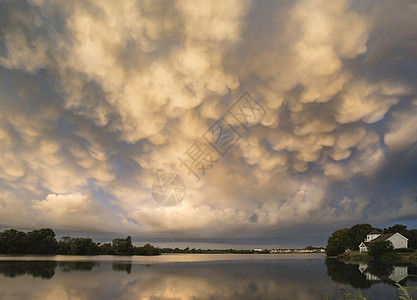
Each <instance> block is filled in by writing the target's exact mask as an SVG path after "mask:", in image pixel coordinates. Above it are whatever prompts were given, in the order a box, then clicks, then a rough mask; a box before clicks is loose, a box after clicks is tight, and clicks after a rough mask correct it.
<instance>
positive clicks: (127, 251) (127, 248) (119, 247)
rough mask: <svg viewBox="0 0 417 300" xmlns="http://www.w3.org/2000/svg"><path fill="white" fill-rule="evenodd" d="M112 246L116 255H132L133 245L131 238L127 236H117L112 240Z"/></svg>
mask: <svg viewBox="0 0 417 300" xmlns="http://www.w3.org/2000/svg"><path fill="white" fill-rule="evenodd" d="M112 248H113V251H114V253H115V254H116V255H132V254H133V245H132V238H131V237H130V236H128V237H127V238H125V239H121V238H117V239H114V240H113V241H112Z"/></svg>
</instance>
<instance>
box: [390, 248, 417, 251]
mask: <svg viewBox="0 0 417 300" xmlns="http://www.w3.org/2000/svg"><path fill="white" fill-rule="evenodd" d="M394 251H395V252H414V249H413V248H397V249H394Z"/></svg>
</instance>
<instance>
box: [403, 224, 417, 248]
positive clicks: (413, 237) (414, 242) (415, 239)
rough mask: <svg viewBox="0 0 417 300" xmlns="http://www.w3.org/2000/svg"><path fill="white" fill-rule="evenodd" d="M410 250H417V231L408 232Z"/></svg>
mask: <svg viewBox="0 0 417 300" xmlns="http://www.w3.org/2000/svg"><path fill="white" fill-rule="evenodd" d="M405 237H406V238H408V248H413V249H417V229H410V230H407V235H406V236H405Z"/></svg>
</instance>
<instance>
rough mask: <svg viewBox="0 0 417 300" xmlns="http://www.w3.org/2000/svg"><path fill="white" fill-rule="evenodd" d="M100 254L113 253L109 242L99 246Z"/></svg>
mask: <svg viewBox="0 0 417 300" xmlns="http://www.w3.org/2000/svg"><path fill="white" fill-rule="evenodd" d="M99 249H100V254H102V255H114V251H113V247H112V246H111V244H110V243H104V244H101V245H100V246H99Z"/></svg>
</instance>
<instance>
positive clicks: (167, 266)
mask: <svg viewBox="0 0 417 300" xmlns="http://www.w3.org/2000/svg"><path fill="white" fill-rule="evenodd" d="M416 274H417V270H416V267H415V266H411V265H398V266H392V265H381V264H346V263H344V262H341V261H338V260H336V259H326V258H325V256H324V255H323V254H250V255H244V254H243V255H240V254H231V255H229V254H165V255H161V256H153V257H143V256H132V257H130V256H129V257H127V256H62V255H56V256H0V299H42V300H43V299H51V300H55V299H83V300H90V299H100V300H103V299H126V300H132V299H240V300H244V299H275V300H276V299H292V300H294V299H302V300H306V299H320V298H321V297H322V296H323V295H326V296H329V297H331V299H337V298H339V297H340V296H341V291H342V292H343V291H344V292H354V293H357V288H360V290H361V292H362V294H363V295H365V296H367V297H371V299H397V298H398V297H397V289H396V287H395V282H396V281H398V282H400V283H401V284H402V285H404V286H410V285H411V286H412V285H417V281H416V279H417V277H413V276H410V275H416ZM413 292H414V294H412V295H413V296H414V298H415V299H416V297H417V293H415V291H413Z"/></svg>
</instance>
